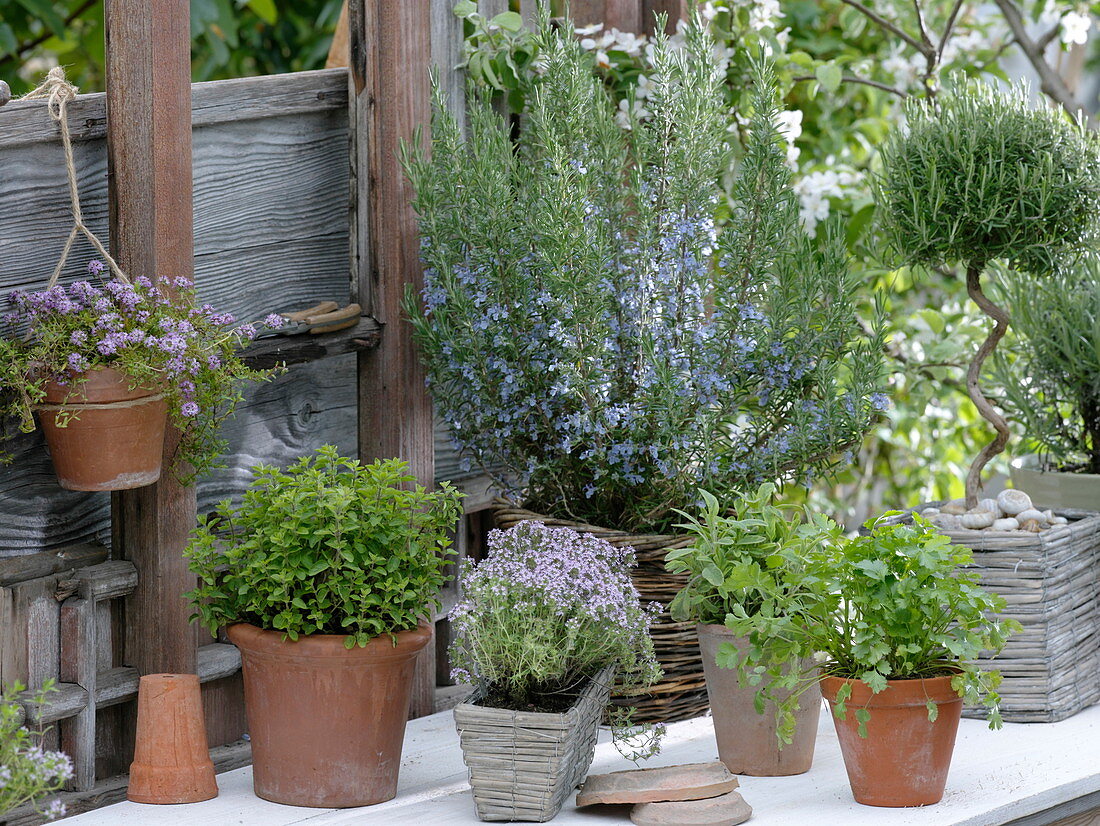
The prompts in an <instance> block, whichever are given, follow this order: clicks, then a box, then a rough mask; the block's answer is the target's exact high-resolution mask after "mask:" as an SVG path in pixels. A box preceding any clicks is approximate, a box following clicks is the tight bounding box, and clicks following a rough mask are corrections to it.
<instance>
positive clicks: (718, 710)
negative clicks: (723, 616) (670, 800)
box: [696, 625, 821, 777]
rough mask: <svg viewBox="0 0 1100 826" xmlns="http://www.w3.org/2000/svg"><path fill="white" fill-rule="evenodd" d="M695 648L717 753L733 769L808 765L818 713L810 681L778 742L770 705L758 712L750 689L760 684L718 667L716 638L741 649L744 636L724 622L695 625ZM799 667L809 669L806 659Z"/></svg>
mask: <svg viewBox="0 0 1100 826" xmlns="http://www.w3.org/2000/svg"><path fill="white" fill-rule="evenodd" d="M696 630H697V631H698V633H699V650H700V651H701V652H702V655H703V672H704V674H705V675H706V678H707V696H708V697H709V698H710V710H711V714H712V715H713V717H714V736H715V739H716V740H717V741H718V758H719V759H720V760H721V761H722V762H723V763H725V764H726V767H727V768H728V769H729V770H730V771H731V772H733V773H734V774H748V775H753V776H756V777H783V776H788V775H792V774H802V773H804V772H807V771H809V770H810V765H811V764H812V763H813V760H814V745H815V744H816V742H817V723H818V719H819V718H820V717H821V692H820V690H819V689H818V687H817V685H816V684H814V685H813V686H811V687H810V688H809V689H807V690H806V692H805V693H804V694H803V695H802V697H801V698H800V699H799V710H798V711H796V712H795V731H794V737H793V740H792V742H791V743H790V744H789V745H785V746H783V748H782V749H781V748H779V740H778V738H777V737H776V730H775V707H774V706H772V705H770V704H769V705H768V707H767V708H765V709H764V713H763V714H758V713H757V711H756V705H755V700H754V698H755V695H756V692H757V691H759V690H760V689H761V688H762V687H764V684H761V685H759V686H745V687H743V688H742V687H741V685H739V682H738V670H737V669H736V668H720V667H719V666H718V663H717V662H716V660H715V657H716V655H717V653H718V648H719V646H720V645H722V643H727V642H728V643H731V644H732V645H734V646H735V647H736V648H737V649H738V650H743V649H744V648H745V647H747V646H748V644H749V642H748V640H747V639H746V638H745V637H740V636H738V635H736V634H734V633H733V632H732V631H730V630H729V629H728V628H726V627H725V626H724V625H699V626H697V627H696ZM803 667H804V668H805V669H806V670H807V671H808V672H809V671H811V670H812V669H813V667H814V666H813V663H812V662H806V663H804V664H803Z"/></svg>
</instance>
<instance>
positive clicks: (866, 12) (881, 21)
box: [840, 0, 933, 57]
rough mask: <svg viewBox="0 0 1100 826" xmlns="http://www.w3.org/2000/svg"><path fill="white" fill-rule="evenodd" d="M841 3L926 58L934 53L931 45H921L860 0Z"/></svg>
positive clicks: (845, 0)
mask: <svg viewBox="0 0 1100 826" xmlns="http://www.w3.org/2000/svg"><path fill="white" fill-rule="evenodd" d="M840 2H841V3H844V4H845V5H846V6H851V7H852V8H853V9H855V10H856V11H858V12H859V13H860V14H862V15H863V16H864V17H866V18H867V19H868V20H871V21H873V22H874V23H875V24H876V25H878V26H879V27H881V28H883V29H886V31H888V32H891V33H892V34H894V35H896V36H897V37H900V38H901V39H902V40H904V41H905V42H906V43H908V44H909V45H910V46H912V47H913V48H914V49H916V50H917V51H918V52H920V53H921V54H922V55H924V56H925V57H927V56H928V55H929V53H932V52H933V49H932V47H931V45H925V44H924V43H921V42H920V41H919V40H917V39H916V38H915V37H913V35H911V34H909V32H907V31H905V30H904V29H902V28H901V27H899V26H898V25H897V24H896V23H892V22H891V21H889V20H887V19H886V18H885V17H883V16H882V15H881V14H879V13H878V12H875V11H872V10H871V9H869V8H867V7H866V6H865V5H863V4H862V3H860V2H859V0H840Z"/></svg>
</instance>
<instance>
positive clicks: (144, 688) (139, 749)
mask: <svg viewBox="0 0 1100 826" xmlns="http://www.w3.org/2000/svg"><path fill="white" fill-rule="evenodd" d="M217 794H218V783H217V781H216V780H215V779H214V764H213V762H211V760H210V751H209V750H208V749H207V747H206V728H205V723H204V722H203V716H202V699H201V696H200V694H199V678H198V676H197V675H195V674H146V675H145V676H143V677H142V678H141V681H140V682H139V683H138V717H137V736H136V740H135V744H134V762H133V763H131V764H130V785H129V788H128V789H127V790H126V797H127V799H128V800H132V801H133V802H134V803H198V802H199V801H200V800H209V799H210V798H212V797H217Z"/></svg>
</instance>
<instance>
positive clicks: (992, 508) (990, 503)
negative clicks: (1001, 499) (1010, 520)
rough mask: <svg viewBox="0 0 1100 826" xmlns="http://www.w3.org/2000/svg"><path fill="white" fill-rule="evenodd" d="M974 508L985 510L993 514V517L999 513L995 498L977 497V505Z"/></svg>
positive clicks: (999, 509)
mask: <svg viewBox="0 0 1100 826" xmlns="http://www.w3.org/2000/svg"><path fill="white" fill-rule="evenodd" d="M974 510H976V511H985V512H986V513H991V514H993V515H994V516H995V517H996V516H1000V515H1001V506H1000V505H998V504H997V500H996V499H979V500H978V504H977V507H975V508H974Z"/></svg>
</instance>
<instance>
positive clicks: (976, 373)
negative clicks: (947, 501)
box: [966, 262, 1010, 508]
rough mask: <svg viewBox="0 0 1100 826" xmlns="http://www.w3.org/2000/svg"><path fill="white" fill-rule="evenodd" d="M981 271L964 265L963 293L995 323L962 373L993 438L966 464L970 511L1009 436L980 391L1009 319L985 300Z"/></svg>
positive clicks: (967, 501) (978, 268) (994, 409)
mask: <svg viewBox="0 0 1100 826" xmlns="http://www.w3.org/2000/svg"><path fill="white" fill-rule="evenodd" d="M982 268H983V267H982V265H979V264H976V263H974V262H971V263H970V264H969V265H968V266H967V268H966V292H967V294H968V295H969V296H970V298H971V299H973V301H974V303H975V304H977V305H978V306H979V307H980V308H981V310H982V312H983V313H985V314H986V315H987V316H989V317H990V318H992V319H993V321H994V322H995V323H994V325H993V329H992V330H991V331H990V333H989V335H988V336H987V337H986V340H985V341H983V342H982V346H981V347H979V348H978V352H977V353H976V354H975V355H974V359H973V361H971V362H970V367H969V369H967V371H966V392H967V395H969V396H970V400H971V401H972V402H974V406H975V407H977V408H978V412H979V413H981V414H982V418H983V419H985V420H986V421H987V422H989V423H990V424H991V425H993V428H994V429H995V430H996V431H997V435H996V437H995V438H994V439H993V441H992V442H990V443H989V444H987V445H986V446H985V447H983V448H982V450H981V453H979V454H978V455H977V456H976V457H975V458H974V461H973V462H971V463H970V470H969V471H968V472H967V474H966V507H967V508H973V507H974V506H975V505H977V504H978V493H979V491H980V490H981V488H982V470H983V469H984V468H985V466H986V465H987V464H989V462H990V460H991V459H992V458H993V457H994V456H996V455H997V454H998V453H1000V452H1001V451H1003V450H1004V449H1005V445H1006V444H1007V443H1008V437H1009V435H1010V431H1009V429H1008V422H1006V421H1005V419H1004V416H1002V415H1001V414H1000V413H998V412H997V409H996V408H995V407H994V406H993V405H992V404H991V403H990V401H989V399H987V398H986V397H985V395H984V394H983V393H982V388H981V382H980V379H981V375H982V365H983V364H984V363H985V360H986V359H987V358H989V356H990V354H992V353H993V351H994V350H996V349H997V344H998V343H1000V341H1001V339H1002V338H1004V335H1005V333H1006V332H1008V324H1009V320H1010V319H1009V315H1008V312H1007V311H1006V310H1004V309H1003V308H1001V307H998V306H997V305H996V304H994V303H993V302H992V301H990V300H989V297H988V296H986V294H985V293H984V292H982V284H981V277H982Z"/></svg>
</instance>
